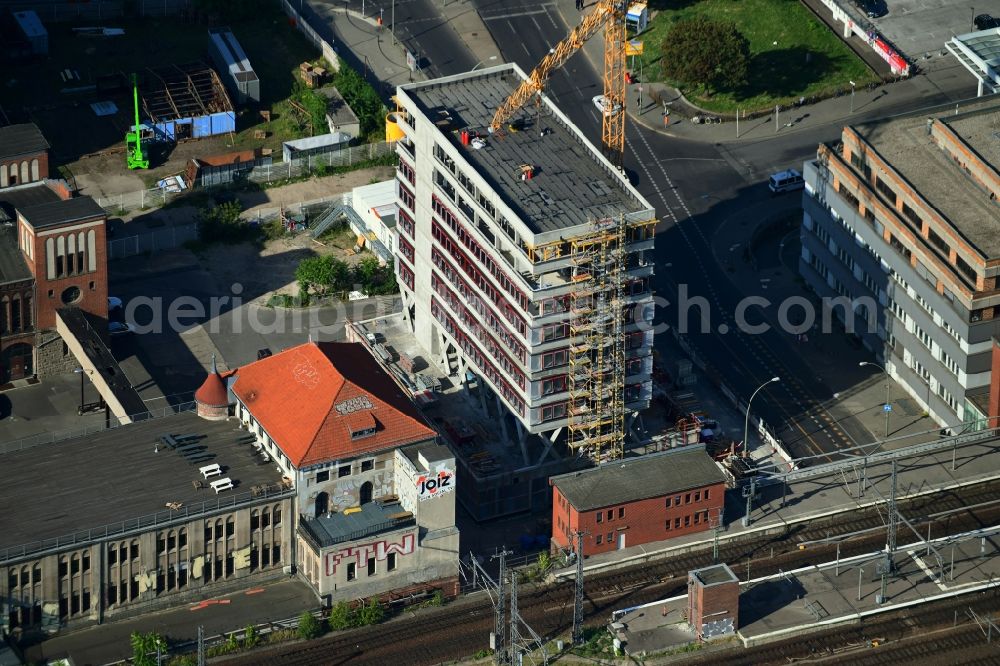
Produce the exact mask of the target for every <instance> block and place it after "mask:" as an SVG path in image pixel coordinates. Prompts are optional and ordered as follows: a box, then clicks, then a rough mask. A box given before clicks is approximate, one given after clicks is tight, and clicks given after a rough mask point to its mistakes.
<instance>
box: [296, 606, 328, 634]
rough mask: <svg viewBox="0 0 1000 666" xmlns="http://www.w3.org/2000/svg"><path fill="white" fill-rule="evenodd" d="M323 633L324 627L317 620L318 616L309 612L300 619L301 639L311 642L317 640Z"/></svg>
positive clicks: (299, 632) (299, 631)
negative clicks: (313, 639)
mask: <svg viewBox="0 0 1000 666" xmlns="http://www.w3.org/2000/svg"><path fill="white" fill-rule="evenodd" d="M321 633H323V627H322V626H321V625H320V623H319V620H317V619H316V616H315V615H313V614H312V613H310V612H309V611H306V612H304V613H302V615H301V616H300V617H299V627H298V634H299V638H304V639H306V640H309V639H311V638H316V637H317V636H319V635H320V634H321Z"/></svg>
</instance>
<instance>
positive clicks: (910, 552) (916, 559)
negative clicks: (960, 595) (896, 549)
mask: <svg viewBox="0 0 1000 666" xmlns="http://www.w3.org/2000/svg"><path fill="white" fill-rule="evenodd" d="M906 554H907V555H909V556H910V557H912V558H913V561H914V562H916V563H917V566H918V567H920V570H921V571H923V572H924V573H925V574H927V577H928V578H930V579H931V581H932V582H933V583H934V584H935V585H937V586H938V588H939V589H940V590H941V591H942V592H944V591H947V589H948V588H947V587H946V586H945V584H944V583H942V582H941V581H940V580H939V579H938V577H937V576H935V575H934V572H933V571H931V570H930V567H928V566H927V565H926V564H924V560H923V558H921V557H920V556H919V555H917V554H916V551H914V550H908V551H906Z"/></svg>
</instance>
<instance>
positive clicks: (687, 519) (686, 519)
mask: <svg viewBox="0 0 1000 666" xmlns="http://www.w3.org/2000/svg"><path fill="white" fill-rule="evenodd" d="M690 525H691V516H684V527H689V526H690Z"/></svg>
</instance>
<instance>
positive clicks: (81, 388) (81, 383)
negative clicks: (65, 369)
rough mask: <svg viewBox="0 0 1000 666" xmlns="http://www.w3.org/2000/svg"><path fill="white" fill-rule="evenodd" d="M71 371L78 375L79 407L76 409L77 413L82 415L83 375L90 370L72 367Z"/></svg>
mask: <svg viewBox="0 0 1000 666" xmlns="http://www.w3.org/2000/svg"><path fill="white" fill-rule="evenodd" d="M73 372H75V373H76V374H78V375H80V408H79V409H78V410H77V411H76V413H77V414H79V415H81V416H82V415H83V376H84V375H85V374H86V373H88V372H90V370H84V369H83V368H73Z"/></svg>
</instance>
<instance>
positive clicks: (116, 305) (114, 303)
mask: <svg viewBox="0 0 1000 666" xmlns="http://www.w3.org/2000/svg"><path fill="white" fill-rule="evenodd" d="M121 308H122V299H120V298H118V297H117V296H108V312H114V311H115V310H120V309H121Z"/></svg>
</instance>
